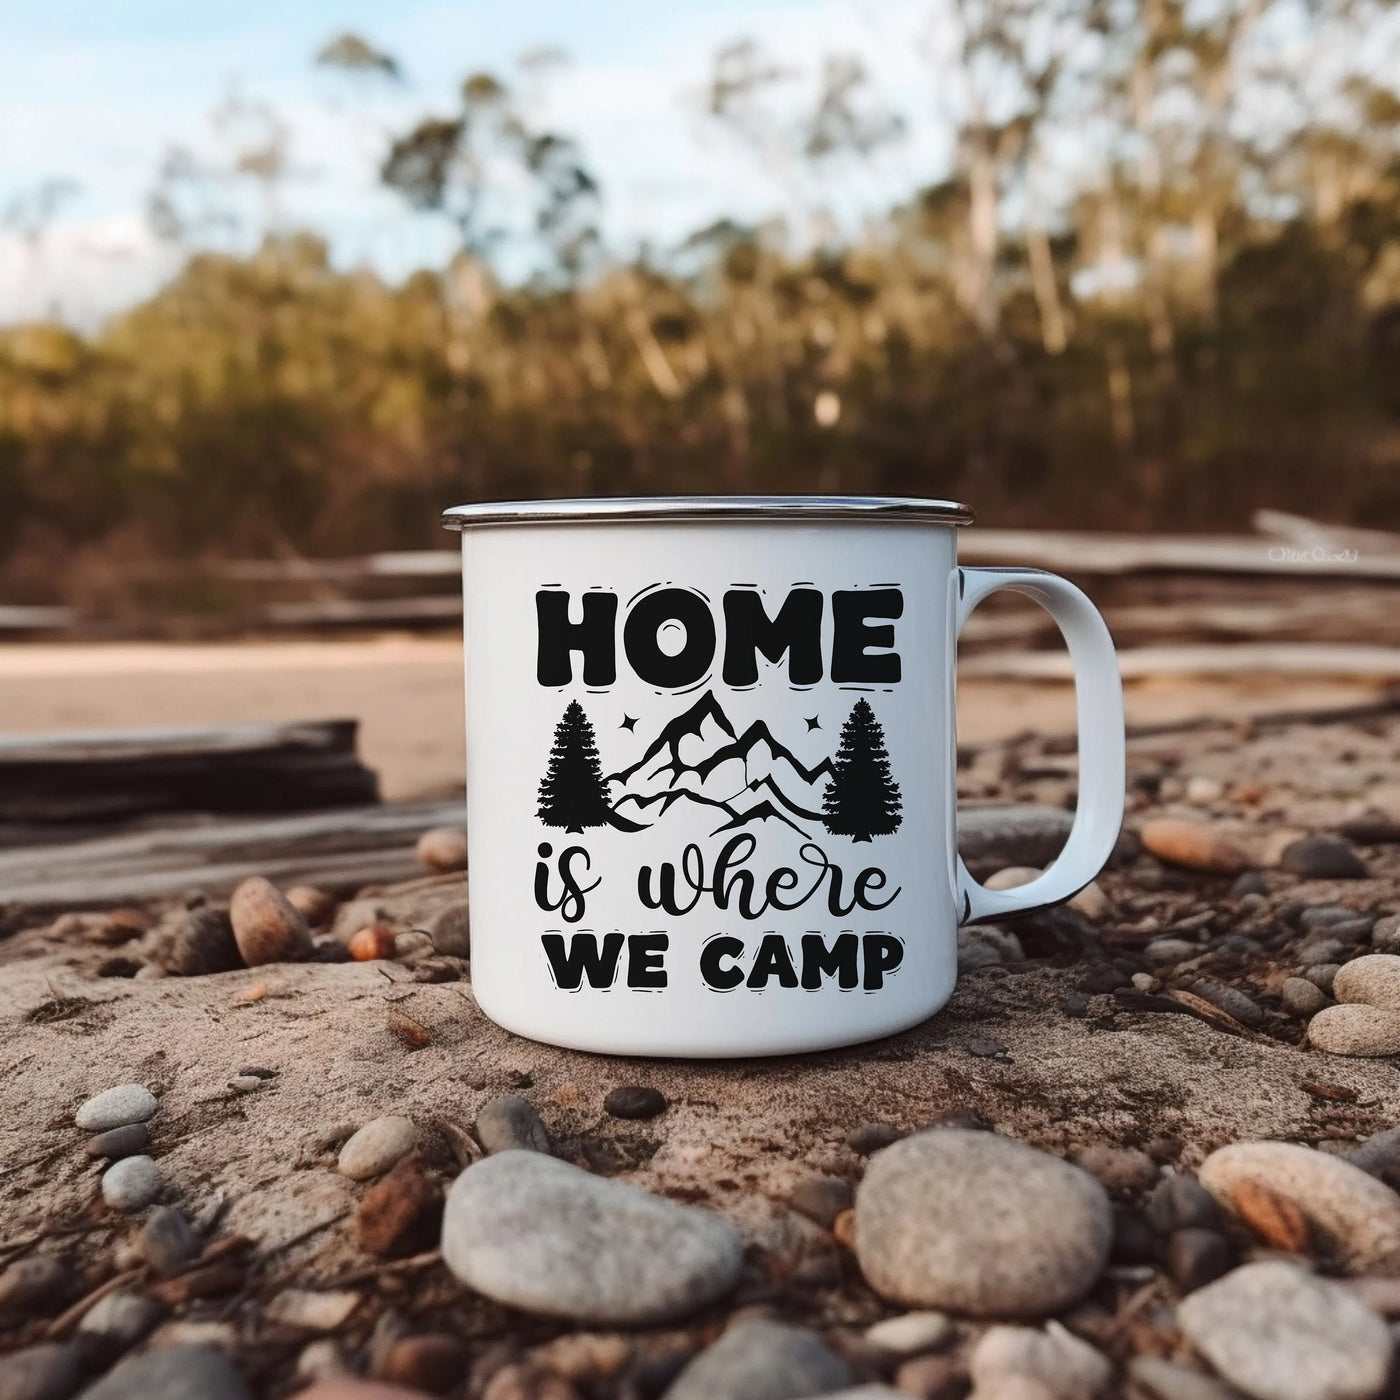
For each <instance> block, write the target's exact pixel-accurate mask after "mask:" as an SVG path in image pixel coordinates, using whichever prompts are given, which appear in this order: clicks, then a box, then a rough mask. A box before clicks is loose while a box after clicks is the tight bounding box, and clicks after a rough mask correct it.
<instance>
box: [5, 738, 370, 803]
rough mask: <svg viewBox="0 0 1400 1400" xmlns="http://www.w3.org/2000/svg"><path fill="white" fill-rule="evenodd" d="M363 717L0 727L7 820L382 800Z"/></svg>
mask: <svg viewBox="0 0 1400 1400" xmlns="http://www.w3.org/2000/svg"><path fill="white" fill-rule="evenodd" d="M358 729H359V721H358V720H353V719H333V720H309V721H305V722H301V723H291V724H236V725H224V726H220V727H215V728H203V727H201V728H169V729H128V730H116V731H112V732H92V733H74V734H61V735H51V734H39V735H24V734H17V735H6V736H0V823H8V824H16V825H41V824H46V823H85V822H102V821H113V820H120V819H126V818H131V817H138V816H145V815H148V814H153V813H158V812H180V811H187V812H188V811H193V812H294V811H312V810H316V809H318V808H324V807H339V806H360V805H363V804H365V803H367V802H377V801H378V800H379V783H378V779H377V778H376V776H375V774H374V773H373V772H372V771H371V770H370V769H368V768H366V767H365V766H364V764H362V763H361V762H360V760H359V758H358V757H357V756H356V753H355V737H356V733H357V731H358Z"/></svg>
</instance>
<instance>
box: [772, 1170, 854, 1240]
mask: <svg viewBox="0 0 1400 1400" xmlns="http://www.w3.org/2000/svg"><path fill="white" fill-rule="evenodd" d="M854 1198H855V1193H854V1192H853V1191H852V1190H851V1185H850V1182H848V1181H842V1180H841V1178H840V1177H838V1176H808V1177H803V1179H802V1180H801V1181H799V1182H798V1183H797V1185H796V1186H794V1187H793V1188H792V1190H791V1191H790V1192H789V1193H788V1204H789V1205H790V1206H791V1207H792V1208H793V1210H795V1211H797V1212H798V1213H799V1214H800V1215H805V1216H806V1217H807V1219H808V1220H815V1221H816V1222H817V1224H818V1225H820V1226H821V1227H822V1228H823V1229H825V1230H829V1229H830V1228H831V1226H832V1223H833V1222H834V1221H835V1219H836V1217H837V1216H838V1215H840V1214H841V1212H842V1211H843V1210H849V1209H850V1208H851V1206H852V1205H853V1204H854Z"/></svg>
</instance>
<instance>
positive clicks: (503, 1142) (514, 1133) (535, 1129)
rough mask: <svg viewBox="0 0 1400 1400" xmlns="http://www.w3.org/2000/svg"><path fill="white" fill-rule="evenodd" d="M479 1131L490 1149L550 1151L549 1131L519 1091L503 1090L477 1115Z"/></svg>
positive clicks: (479, 1134)
mask: <svg viewBox="0 0 1400 1400" xmlns="http://www.w3.org/2000/svg"><path fill="white" fill-rule="evenodd" d="M476 1135H477V1137H478V1138H479V1139H480V1141H481V1145H482V1146H483V1147H484V1148H485V1149H486V1150H487V1152H511V1151H525V1152H543V1153H546V1154H547V1153H548V1152H549V1151H550V1142H549V1132H548V1130H547V1129H546V1128H545V1126H544V1123H543V1122H542V1121H541V1119H540V1115H539V1114H538V1113H536V1112H535V1109H534V1106H533V1105H532V1104H531V1103H530V1102H529V1101H528V1100H526V1099H522V1098H521V1097H520V1095H519V1094H501V1095H500V1096H499V1097H497V1098H494V1099H492V1100H491V1101H490V1102H489V1103H487V1104H485V1105H484V1106H483V1108H482V1110H481V1112H480V1113H478V1114H477V1115H476Z"/></svg>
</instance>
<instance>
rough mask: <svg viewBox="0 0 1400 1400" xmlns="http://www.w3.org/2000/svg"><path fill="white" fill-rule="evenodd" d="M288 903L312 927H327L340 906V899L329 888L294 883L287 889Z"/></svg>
mask: <svg viewBox="0 0 1400 1400" xmlns="http://www.w3.org/2000/svg"><path fill="white" fill-rule="evenodd" d="M287 903H288V904H290V905H291V906H292V908H293V909H295V910H296V911H297V913H298V914H300V915H301V917H302V918H303V919H305V920H306V922H307V923H308V924H310V925H311V927H312V928H325V926H326V925H327V924H328V923H330V921H331V920H332V919H333V918H335V911H336V910H337V909H338V908H340V901H339V900H338V899H337V898H336V897H335V896H334V895H333V894H331V893H330V891H329V890H322V889H318V888H317V887H316V886H315V885H293V886H292V887H291V889H289V890H288V891H287Z"/></svg>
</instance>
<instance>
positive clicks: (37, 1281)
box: [0, 1254, 72, 1313]
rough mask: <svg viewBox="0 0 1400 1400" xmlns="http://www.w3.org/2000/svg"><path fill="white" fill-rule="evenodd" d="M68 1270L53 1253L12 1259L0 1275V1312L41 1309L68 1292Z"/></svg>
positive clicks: (64, 1262) (66, 1262)
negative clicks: (13, 1260) (12, 1261)
mask: <svg viewBox="0 0 1400 1400" xmlns="http://www.w3.org/2000/svg"><path fill="white" fill-rule="evenodd" d="M71 1276H72V1269H71V1266H70V1265H69V1263H68V1261H67V1260H65V1259H63V1258H61V1257H60V1256H58V1255H55V1254H31V1255H30V1256H29V1258H28V1259H16V1260H15V1262H14V1263H13V1264H11V1265H10V1266H9V1268H7V1269H6V1270H5V1271H4V1273H0V1313H4V1312H27V1311H29V1310H30V1309H43V1308H44V1307H45V1306H46V1305H47V1304H49V1303H52V1302H56V1301H57V1300H58V1299H59V1298H61V1297H62V1296H63V1295H64V1294H65V1293H66V1292H67V1291H68V1280H69V1278H70V1277H71Z"/></svg>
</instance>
